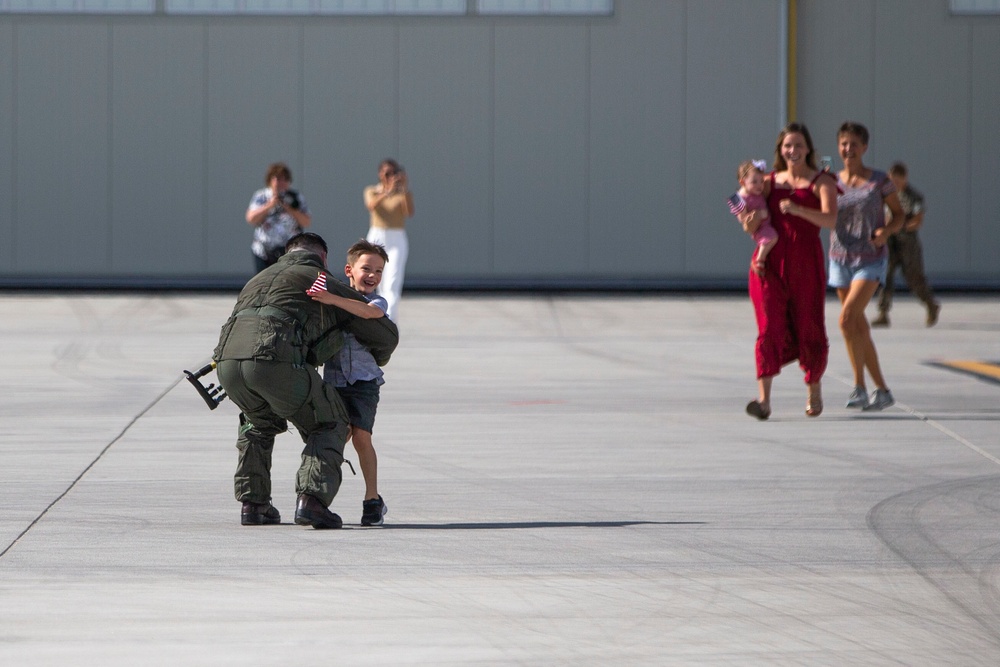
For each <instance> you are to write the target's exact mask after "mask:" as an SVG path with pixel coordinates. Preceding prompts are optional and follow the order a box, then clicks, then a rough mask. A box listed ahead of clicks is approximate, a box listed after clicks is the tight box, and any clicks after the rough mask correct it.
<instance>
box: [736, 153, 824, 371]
mask: <svg viewBox="0 0 1000 667" xmlns="http://www.w3.org/2000/svg"><path fill="white" fill-rule="evenodd" d="M823 173H824V172H817V174H816V176H815V177H813V180H812V181H811V182H810V183H809V187H806V188H798V189H794V190H793V189H791V188H788V187H786V186H782V185H779V184H777V183H775V180H774V172H771V176H770V178H771V191H770V193H769V194H768V196H767V208H768V211H770V214H771V224H772V225H774V228H775V229H776V230H777V232H778V242H777V243H776V244H775V245H774V248H772V249H771V252H770V253H768V255H767V261H766V268H765V272H764V275H763V276H758V275H757V274H756V273H754V271H753V270H752V269H751V270H750V273H749V291H750V301H751V302H753V309H754V314H755V315H756V316H757V331H758V333H757V346H756V357H757V377H758V378H761V377H769V376H772V375H777V374H778V373H780V372H781V367H782V366H784V365H785V364H788V363H791V362H793V361H795V360H796V359H798V360H799V366H800V367H801V368H802V370H803V371H804V372H805V381H806V383H807V384H812V383H814V382H819V380H820V378H822V377H823V372H824V371H825V370H826V362H827V357H828V355H829V352H830V342H829V341H828V340H827V337H826V322H825V303H826V266H825V264H826V263H825V261H824V256H823V244H822V242H821V241H820V237H819V234H820V229H819V227H817V226H816V225H814V224H812V223H810V222H808V221H806V220H803V219H802V218H800V217H798V216H795V215H791V214H788V213H782V212H781V209H780V208H779V207H778V202H780V201H781V200H782V199H791V200H792V201H793V202H795V203H796V204H798V205H800V206H806V207H809V208H815V209H817V210H818V209H819V208H820V201H819V197H817V196H816V194H815V193H814V192H813V187H814V186H815V184H816V180H817V179H818V178H819V177H820V176H821V175H822V174H823ZM754 252H755V253H756V248H754ZM751 262H752V259H751Z"/></svg>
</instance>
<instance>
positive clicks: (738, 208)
mask: <svg viewBox="0 0 1000 667" xmlns="http://www.w3.org/2000/svg"><path fill="white" fill-rule="evenodd" d="M727 202H728V203H729V210H730V211H732V212H733V215H739V214H740V213H742V212H743V211H744V210H746V207H747V203H746V202H745V201H743V197H741V196H740V195H739V193H738V192H737V193H734V194H733V196H732V197H730V198H729V199H728V200H727Z"/></svg>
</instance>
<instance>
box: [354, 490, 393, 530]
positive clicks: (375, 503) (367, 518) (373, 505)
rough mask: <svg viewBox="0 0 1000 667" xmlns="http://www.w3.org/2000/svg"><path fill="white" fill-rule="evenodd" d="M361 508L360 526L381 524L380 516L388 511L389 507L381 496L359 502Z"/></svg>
mask: <svg viewBox="0 0 1000 667" xmlns="http://www.w3.org/2000/svg"><path fill="white" fill-rule="evenodd" d="M361 508H362V510H361V525H362V526H381V525H382V517H384V516H385V513H386V512H388V511H389V507H388V506H387V505H386V504H385V501H384V500H382V496H379V497H378V498H373V499H372V500H366V501H364V502H363V503H361Z"/></svg>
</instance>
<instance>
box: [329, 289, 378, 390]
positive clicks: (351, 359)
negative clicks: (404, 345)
mask: <svg viewBox="0 0 1000 667" xmlns="http://www.w3.org/2000/svg"><path fill="white" fill-rule="evenodd" d="M365 298H367V299H368V303H371V304H374V305H376V306H378V307H379V308H381V309H382V312H385V311H386V309H388V307H389V304H388V303H387V302H386V300H385V299H383V298H382V297H380V296H378V295H377V294H372V295H371V296H366V297H365ZM382 376H383V373H382V369H381V368H379V365H378V364H377V363H375V357H373V356H372V354H371V352H369V351H368V348H366V347H365V346H364V345H362V344H361V343H359V342H358V339H357V338H355V337H354V336H353V335H351V334H344V346H343V347H342V348H340V354H339V355H338V356H337V357H336V359H331V360H330V361H328V362H326V363H325V364H324V365H323V380H324V381H326V382H329V383H330V384H332V385H333V386H334V387H346V386H347V385H349V384H354V383H355V382H358V381H360V380H375V382H376V383H377V384H379V385H382V384H385V380H384V379H383V378H382Z"/></svg>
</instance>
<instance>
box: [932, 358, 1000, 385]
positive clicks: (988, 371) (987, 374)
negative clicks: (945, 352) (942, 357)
mask: <svg viewBox="0 0 1000 667" xmlns="http://www.w3.org/2000/svg"><path fill="white" fill-rule="evenodd" d="M935 365H936V366H941V367H943V368H950V369H952V370H956V371H962V372H964V373H970V374H972V375H975V376H977V377H981V378H983V379H987V380H994V381H996V382H1000V364H997V363H992V362H988V361H970V360H964V359H958V360H952V361H938V362H935Z"/></svg>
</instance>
